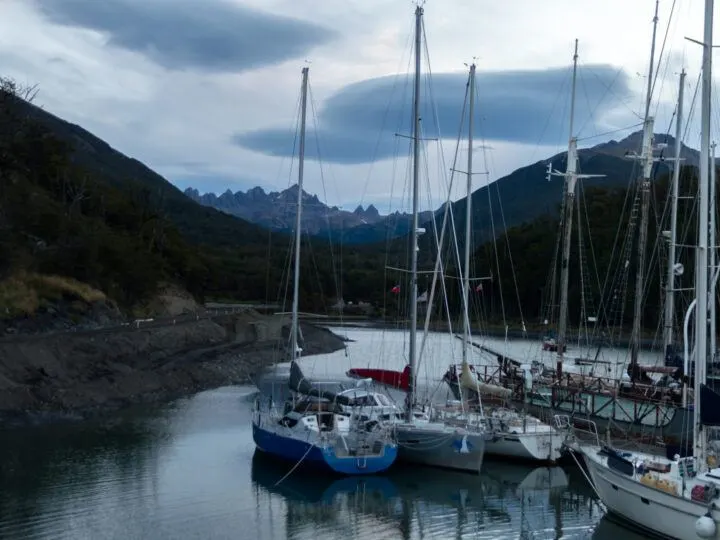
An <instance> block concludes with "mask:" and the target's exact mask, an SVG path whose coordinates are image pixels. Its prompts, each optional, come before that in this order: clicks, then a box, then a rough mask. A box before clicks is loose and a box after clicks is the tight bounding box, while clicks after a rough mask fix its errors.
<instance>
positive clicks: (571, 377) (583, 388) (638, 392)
mask: <svg viewBox="0 0 720 540" xmlns="http://www.w3.org/2000/svg"><path fill="white" fill-rule="evenodd" d="M533 387H542V388H546V389H549V390H553V389H559V390H564V391H574V392H583V393H588V394H601V395H604V396H609V397H626V398H629V399H633V398H634V399H641V400H642V401H645V402H648V403H657V404H666V403H667V402H668V401H672V400H673V399H674V398H677V397H678V396H679V395H680V388H675V387H669V386H658V385H652V384H644V383H638V382H635V383H631V382H629V381H625V380H623V379H618V378H613V377H602V376H596V375H581V374H578V373H565V374H563V377H562V379H561V380H558V379H557V378H556V377H553V378H552V379H548V378H542V379H539V380H535V381H533Z"/></svg>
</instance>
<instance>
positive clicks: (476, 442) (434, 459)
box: [396, 424, 486, 474]
mask: <svg viewBox="0 0 720 540" xmlns="http://www.w3.org/2000/svg"><path fill="white" fill-rule="evenodd" d="M396 433H397V440H398V461H400V462H404V463H413V464H418V465H427V466H430V467H440V468H443V469H452V470H456V471H463V472H468V473H475V474H479V473H480V469H481V467H482V462H483V456H484V454H485V439H486V435H485V434H484V433H463V432H462V431H453V430H447V429H433V428H432V427H426V426H417V425H413V424H402V425H398V426H397V428H396Z"/></svg>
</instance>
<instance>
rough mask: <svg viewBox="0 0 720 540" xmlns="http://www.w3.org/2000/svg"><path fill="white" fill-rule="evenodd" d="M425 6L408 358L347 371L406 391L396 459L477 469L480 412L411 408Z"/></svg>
mask: <svg viewBox="0 0 720 540" xmlns="http://www.w3.org/2000/svg"><path fill="white" fill-rule="evenodd" d="M423 12H424V11H423V8H422V7H421V6H420V5H418V6H416V9H415V78H414V102H413V133H412V142H413V165H412V172H413V181H412V189H413V194H412V200H413V203H412V231H411V240H410V245H411V249H410V252H411V253H410V271H409V273H410V332H409V334H410V335H409V337H410V342H409V347H408V356H409V362H408V366H407V367H406V368H405V371H404V372H402V373H396V372H392V371H390V370H365V369H351V370H350V371H349V372H348V375H350V376H355V377H357V376H363V377H371V378H373V379H376V378H377V379H376V380H382V382H390V383H391V384H392V385H393V386H396V387H399V388H400V389H402V390H404V391H405V392H407V396H406V400H405V410H404V415H403V416H404V419H403V420H402V421H396V420H393V419H391V420H390V423H392V424H393V425H394V429H395V433H396V434H397V441H398V460H399V461H401V462H410V463H417V464H422V465H429V466H436V467H442V468H447V469H456V470H461V471H466V472H473V473H479V472H480V467H481V465H482V460H483V455H484V451H485V439H486V430H485V427H484V425H483V424H482V422H480V421H478V418H474V419H468V418H465V419H458V418H455V419H453V421H443V420H442V419H437V418H434V415H433V414H431V411H422V410H416V408H415V372H416V365H417V364H416V356H417V321H418V309H417V304H418V286H417V276H418V255H417V252H418V249H419V248H418V235H419V234H422V233H423V232H424V229H421V228H420V227H419V223H418V217H419V173H420V125H421V122H420V68H421V55H422V48H421V46H422V17H423Z"/></svg>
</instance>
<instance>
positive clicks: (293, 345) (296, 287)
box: [290, 67, 310, 360]
mask: <svg viewBox="0 0 720 540" xmlns="http://www.w3.org/2000/svg"><path fill="white" fill-rule="evenodd" d="M309 71H310V68H308V67H304V68H303V70H302V98H301V99H302V103H301V113H300V148H299V152H298V154H299V155H298V196H297V213H296V215H295V273H294V276H293V301H292V323H291V326H290V350H291V351H292V352H291V354H292V359H293V360H295V358H296V357H297V349H298V311H299V296H300V241H301V229H300V223H301V219H302V196H303V173H304V167H305V119H306V113H307V87H308V72H309Z"/></svg>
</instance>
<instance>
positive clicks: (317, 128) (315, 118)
mask: <svg viewBox="0 0 720 540" xmlns="http://www.w3.org/2000/svg"><path fill="white" fill-rule="evenodd" d="M308 94H309V96H310V111H311V116H312V120H313V125H314V126H315V129H314V130H313V131H314V132H315V145H316V150H317V157H318V167H319V168H320V183H321V185H322V190H323V198H324V199H325V201H327V200H328V198H327V189H326V185H325V175H324V173H323V160H322V154H321V152H320V139H319V135H318V134H319V132H320V126H319V122H318V115H317V109H316V107H315V98H314V96H313V92H312V86H311V85H310V84H309V83H308ZM325 222H326V223H327V229H328V230H327V233H328V249H329V250H330V268H331V271H332V275H333V281H334V283H335V293H336V294H337V295H338V296H340V292H341V285H340V279H341V278H340V277H339V275H338V272H337V270H338V266H337V262H336V256H335V252H334V250H333V238H332V231H331V229H330V215H329V213H328V212H326V213H325ZM309 234H310V233H309V231H308V243H309ZM340 244H341V245H342V236H341V237H340ZM318 274H319V268H318ZM318 281H319V282H320V283H322V280H320V278H319V275H318ZM320 288H321V289H322V285H321V286H320ZM322 298H323V304H325V299H324V296H322ZM325 307H326V309H327V306H325ZM341 314H342V311H341ZM341 316H342V315H341Z"/></svg>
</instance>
